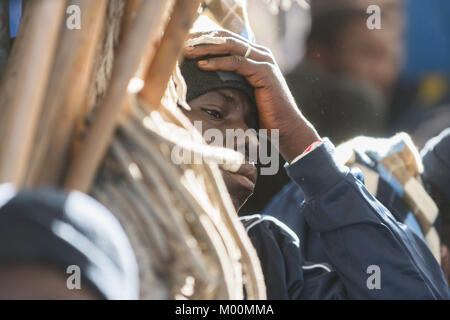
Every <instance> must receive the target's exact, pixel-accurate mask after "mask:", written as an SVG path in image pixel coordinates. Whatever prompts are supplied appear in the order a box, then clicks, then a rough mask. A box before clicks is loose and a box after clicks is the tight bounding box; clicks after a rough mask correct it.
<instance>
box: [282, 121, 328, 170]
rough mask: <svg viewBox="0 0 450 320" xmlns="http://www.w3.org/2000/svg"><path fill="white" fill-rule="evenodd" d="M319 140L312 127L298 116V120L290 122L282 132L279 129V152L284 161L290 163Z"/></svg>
mask: <svg viewBox="0 0 450 320" xmlns="http://www.w3.org/2000/svg"><path fill="white" fill-rule="evenodd" d="M319 139H320V136H319V135H318V133H317V131H316V130H315V129H314V127H313V125H312V124H311V123H309V121H307V120H306V119H305V118H304V117H303V116H302V115H300V119H298V120H297V121H290V123H289V124H288V125H286V126H285V128H283V130H281V129H280V141H279V144H280V145H279V152H280V154H281V155H282V156H283V158H284V160H286V161H287V162H288V163H291V162H292V161H293V160H294V159H295V158H296V157H298V156H299V155H300V154H302V153H303V152H304V151H305V150H306V149H307V148H308V147H309V146H311V145H312V144H313V143H314V142H315V141H317V140H319Z"/></svg>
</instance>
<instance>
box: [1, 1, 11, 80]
mask: <svg viewBox="0 0 450 320" xmlns="http://www.w3.org/2000/svg"><path fill="white" fill-rule="evenodd" d="M8 2H9V0H0V80H1V78H2V74H3V71H4V70H5V66H6V63H7V61H8V56H9V51H10V47H11V41H10V39H9V5H8Z"/></svg>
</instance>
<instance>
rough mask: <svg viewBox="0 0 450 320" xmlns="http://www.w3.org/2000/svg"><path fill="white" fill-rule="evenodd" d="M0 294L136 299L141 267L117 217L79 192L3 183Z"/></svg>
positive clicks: (33, 297)
mask: <svg viewBox="0 0 450 320" xmlns="http://www.w3.org/2000/svg"><path fill="white" fill-rule="evenodd" d="M0 283H1V285H0V299H1V300H5V299H7V300H22V299H27V300H28V299H31V300H41V299H43V300H72V299H76V300H91V299H95V300H97V299H108V300H110V299H138V298H139V283H138V267H137V262H136V258H135V256H134V252H133V250H132V248H131V245H130V243H129V241H128V238H127V236H126V234H125V232H124V230H123V229H122V227H121V225H120V224H119V222H118V221H117V220H116V218H115V217H114V216H113V215H112V214H111V213H110V212H109V211H108V210H107V209H106V208H105V207H103V206H102V205H101V204H100V203H98V202H97V201H96V200H94V199H92V198H90V197H88V196H86V195H84V194H82V193H79V192H71V193H69V194H66V193H64V192H62V191H54V190H36V191H23V192H20V193H18V194H16V192H15V190H14V189H13V187H12V186H11V185H9V184H4V185H0Z"/></svg>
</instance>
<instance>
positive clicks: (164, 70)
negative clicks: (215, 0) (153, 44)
mask: <svg viewBox="0 0 450 320" xmlns="http://www.w3.org/2000/svg"><path fill="white" fill-rule="evenodd" d="M200 3H201V1H200V0H177V2H176V3H175V7H174V9H173V12H172V15H171V17H170V22H169V24H168V26H167V29H166V31H165V33H164V36H163V38H162V39H161V43H160V44H159V47H158V51H157V52H156V54H155V57H154V58H153V60H152V63H151V64H150V67H149V68H148V71H147V74H146V77H145V84H144V88H143V89H142V91H141V92H140V95H141V97H142V98H143V99H144V100H145V101H146V103H147V104H148V105H149V106H152V107H158V106H159V104H160V101H161V98H162V97H163V95H164V92H165V91H166V88H167V83H168V82H169V79H170V76H171V74H172V72H173V70H174V69H175V65H176V62H177V60H178V59H179V58H180V56H181V55H182V51H183V47H184V41H185V39H186V38H187V36H188V33H189V30H190V28H191V26H192V25H193V23H194V21H195V19H196V18H197V15H198V13H197V12H198V9H199V6H200Z"/></svg>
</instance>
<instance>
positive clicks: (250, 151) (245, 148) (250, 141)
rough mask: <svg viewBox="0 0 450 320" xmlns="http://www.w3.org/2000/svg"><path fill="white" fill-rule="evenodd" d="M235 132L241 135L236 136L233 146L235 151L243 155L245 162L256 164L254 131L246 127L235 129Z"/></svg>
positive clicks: (255, 136)
mask: <svg viewBox="0 0 450 320" xmlns="http://www.w3.org/2000/svg"><path fill="white" fill-rule="evenodd" d="M235 130H236V132H239V133H241V134H242V133H243V136H238V135H236V138H235V139H236V140H237V141H236V140H235V141H234V146H235V150H236V151H240V152H242V153H243V154H244V155H245V159H246V161H251V162H255V163H256V162H257V160H258V159H257V155H258V150H259V140H258V133H257V131H256V130H255V129H250V128H249V127H248V126H247V125H241V126H239V127H237V128H235Z"/></svg>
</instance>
